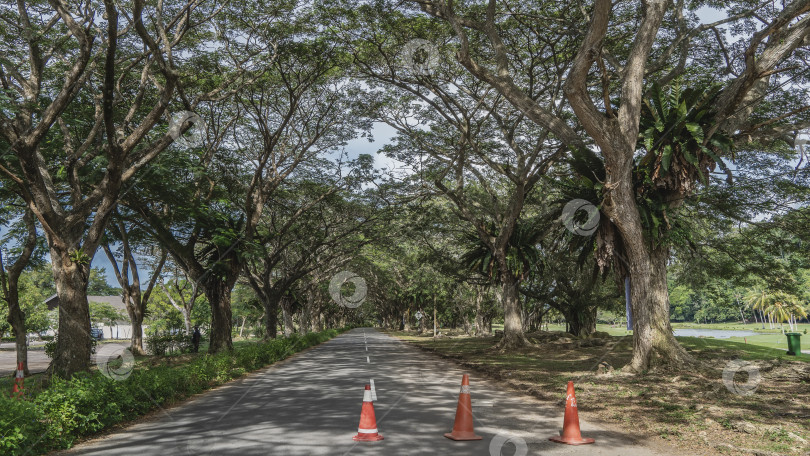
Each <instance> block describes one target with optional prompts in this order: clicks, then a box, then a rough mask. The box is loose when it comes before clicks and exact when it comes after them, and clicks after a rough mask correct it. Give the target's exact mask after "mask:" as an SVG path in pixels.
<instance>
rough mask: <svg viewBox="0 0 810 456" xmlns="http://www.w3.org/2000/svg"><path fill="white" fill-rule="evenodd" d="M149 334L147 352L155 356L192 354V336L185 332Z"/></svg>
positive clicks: (156, 332)
mask: <svg viewBox="0 0 810 456" xmlns="http://www.w3.org/2000/svg"><path fill="white" fill-rule="evenodd" d="M150 329H151V328H150ZM147 333H148V337H147V338H146V350H147V351H148V352H149V353H151V354H153V355H158V356H163V355H167V354H172V355H173V354H179V353H190V352H191V348H192V344H191V334H188V333H187V332H186V331H185V330H175V331H155V332H152V333H150V331H147Z"/></svg>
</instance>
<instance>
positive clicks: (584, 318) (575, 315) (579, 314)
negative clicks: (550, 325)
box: [565, 306, 596, 337]
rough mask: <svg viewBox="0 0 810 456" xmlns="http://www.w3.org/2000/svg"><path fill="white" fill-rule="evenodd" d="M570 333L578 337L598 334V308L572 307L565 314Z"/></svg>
mask: <svg viewBox="0 0 810 456" xmlns="http://www.w3.org/2000/svg"><path fill="white" fill-rule="evenodd" d="M565 322H566V323H568V332H569V333H571V334H573V335H575V336H577V337H588V336H590V335H591V334H593V333H594V332H596V308H595V307H594V308H590V307H588V306H586V307H585V308H584V309H583V308H581V307H573V306H572V307H570V308H568V309H567V310H566V312H565Z"/></svg>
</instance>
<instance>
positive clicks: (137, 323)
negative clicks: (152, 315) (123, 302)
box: [127, 306, 146, 355]
mask: <svg viewBox="0 0 810 456" xmlns="http://www.w3.org/2000/svg"><path fill="white" fill-rule="evenodd" d="M140 310H141V309H140V308H139V306H127V313H128V314H129V322H130V324H131V325H132V335H131V337H130V344H129V349H130V351H131V352H132V354H133V355H143V354H145V353H146V352H145V351H144V349H143V312H141V311H140Z"/></svg>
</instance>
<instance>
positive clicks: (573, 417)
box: [549, 382, 594, 445]
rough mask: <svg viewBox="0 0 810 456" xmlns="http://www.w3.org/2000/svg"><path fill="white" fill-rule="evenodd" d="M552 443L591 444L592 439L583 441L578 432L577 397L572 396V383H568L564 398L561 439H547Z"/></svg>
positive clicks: (557, 437) (555, 437)
mask: <svg viewBox="0 0 810 456" xmlns="http://www.w3.org/2000/svg"><path fill="white" fill-rule="evenodd" d="M549 440H551V441H552V442H557V443H567V444H569V445H585V444H588V443H593V442H594V440H593V439H583V438H582V433H581V432H580V430H579V413H577V396H576V395H575V394H574V382H568V393H567V394H566V396H565V418H564V419H563V433H562V437H559V436H554V437H551V438H549Z"/></svg>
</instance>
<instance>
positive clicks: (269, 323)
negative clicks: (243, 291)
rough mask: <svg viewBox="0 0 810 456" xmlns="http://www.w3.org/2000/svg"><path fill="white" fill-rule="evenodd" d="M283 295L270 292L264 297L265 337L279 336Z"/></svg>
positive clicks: (267, 338)
mask: <svg viewBox="0 0 810 456" xmlns="http://www.w3.org/2000/svg"><path fill="white" fill-rule="evenodd" d="M280 299H281V296H279V295H276V294H268V296H267V297H266V298H265V299H264V339H265V340H269V339H275V338H276V337H278V307H279V300H280Z"/></svg>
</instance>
